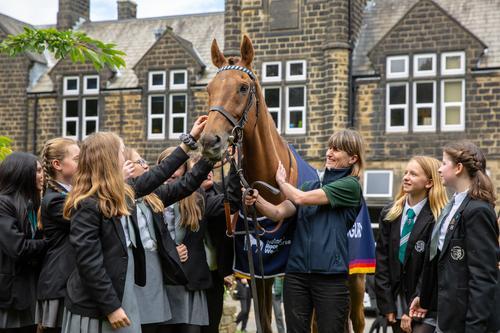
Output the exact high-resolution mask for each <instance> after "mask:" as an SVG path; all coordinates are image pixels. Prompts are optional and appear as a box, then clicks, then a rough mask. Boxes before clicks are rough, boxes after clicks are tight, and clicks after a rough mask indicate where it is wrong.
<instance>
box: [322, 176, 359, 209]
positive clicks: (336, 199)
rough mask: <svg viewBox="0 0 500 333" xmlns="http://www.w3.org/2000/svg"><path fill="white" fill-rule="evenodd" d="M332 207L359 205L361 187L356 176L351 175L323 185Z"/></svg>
mask: <svg viewBox="0 0 500 333" xmlns="http://www.w3.org/2000/svg"><path fill="white" fill-rule="evenodd" d="M322 190H323V191H324V192H325V194H326V196H327V198H328V201H329V202H330V205H331V206H332V207H359V205H360V202H361V187H360V185H359V182H358V180H357V179H356V178H355V177H352V176H349V177H344V178H341V179H339V180H337V181H334V182H331V183H329V184H326V185H324V186H323V187H322Z"/></svg>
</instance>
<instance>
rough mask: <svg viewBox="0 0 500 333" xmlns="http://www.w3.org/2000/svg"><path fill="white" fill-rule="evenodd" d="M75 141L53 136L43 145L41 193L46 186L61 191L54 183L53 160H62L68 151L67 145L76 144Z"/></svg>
mask: <svg viewBox="0 0 500 333" xmlns="http://www.w3.org/2000/svg"><path fill="white" fill-rule="evenodd" d="M76 144H77V143H76V141H75V140H73V139H70V138H54V139H51V140H49V141H47V142H45V145H43V149H42V153H41V159H42V169H43V194H45V191H46V190H47V188H49V187H50V188H51V189H52V190H54V191H56V192H61V189H60V187H59V186H57V184H56V180H55V177H56V170H55V169H54V167H53V166H52V162H53V161H54V160H59V161H62V160H63V159H64V158H65V157H66V154H67V153H68V147H69V146H72V145H76Z"/></svg>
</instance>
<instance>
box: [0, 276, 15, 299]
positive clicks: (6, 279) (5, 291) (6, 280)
mask: <svg viewBox="0 0 500 333" xmlns="http://www.w3.org/2000/svg"><path fill="white" fill-rule="evenodd" d="M13 281H14V276H13V275H12V274H0V301H8V300H10V299H11V296H12V285H13Z"/></svg>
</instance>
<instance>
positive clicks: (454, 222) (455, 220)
mask: <svg viewBox="0 0 500 333" xmlns="http://www.w3.org/2000/svg"><path fill="white" fill-rule="evenodd" d="M469 201H470V196H469V194H467V196H466V197H465V199H464V201H463V202H462V204H461V205H460V207H458V209H457V211H456V212H455V214H453V218H452V219H451V221H450V224H449V225H448V230H446V236H445V238H444V243H443V248H442V249H441V254H440V255H439V259H441V258H442V257H443V254H444V253H445V252H446V248H447V247H448V245H449V244H450V240H451V236H452V234H453V232H454V231H455V229H456V228H457V225H458V223H460V220H461V217H462V212H463V210H464V209H465V207H466V206H467V204H468V203H469Z"/></svg>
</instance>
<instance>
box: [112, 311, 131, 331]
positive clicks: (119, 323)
mask: <svg viewBox="0 0 500 333" xmlns="http://www.w3.org/2000/svg"><path fill="white" fill-rule="evenodd" d="M108 320H109V323H110V324H111V327H112V328H113V329H114V330H116V329H118V328H123V327H127V326H130V319H128V317H127V314H126V313H125V311H124V310H123V308H118V309H116V310H115V311H113V312H111V313H110V314H108Z"/></svg>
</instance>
